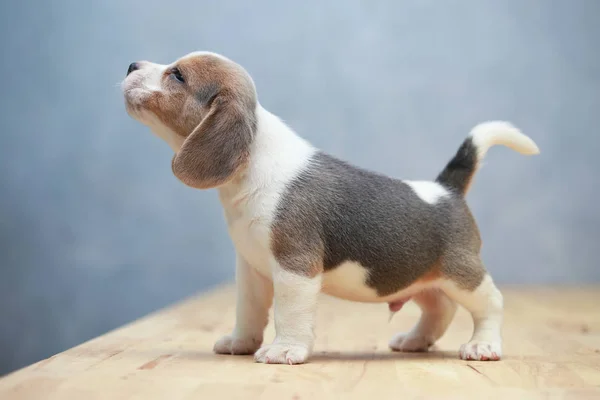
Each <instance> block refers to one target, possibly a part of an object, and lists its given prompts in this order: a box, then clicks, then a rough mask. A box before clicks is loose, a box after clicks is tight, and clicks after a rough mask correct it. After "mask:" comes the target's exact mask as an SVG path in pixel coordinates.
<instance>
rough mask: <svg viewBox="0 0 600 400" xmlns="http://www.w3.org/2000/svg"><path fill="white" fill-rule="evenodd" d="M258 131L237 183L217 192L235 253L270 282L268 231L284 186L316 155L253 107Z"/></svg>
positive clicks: (306, 145) (308, 146)
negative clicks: (246, 164)
mask: <svg viewBox="0 0 600 400" xmlns="http://www.w3.org/2000/svg"><path fill="white" fill-rule="evenodd" d="M257 117H258V126H257V132H256V137H255V139H254V142H253V144H252V148H251V152H250V160H251V161H250V165H249V166H248V169H247V170H246V172H245V175H244V176H243V177H241V179H238V180H235V181H232V182H230V183H228V184H226V185H224V186H221V187H220V188H219V198H220V200H221V204H222V205H223V209H224V210H225V217H226V220H227V226H228V228H229V234H230V236H231V238H232V240H233V243H234V244H235V247H236V249H237V251H238V252H239V253H240V254H241V255H242V256H243V257H244V258H245V259H246V260H247V261H248V263H249V264H250V265H252V266H253V267H254V268H257V269H258V270H259V271H260V272H261V273H262V274H263V275H265V276H271V274H272V271H271V258H272V254H271V250H270V237H271V232H270V226H271V222H272V221H273V218H274V217H275V212H276V207H277V204H278V202H279V199H280V197H281V195H282V194H283V192H284V190H285V188H286V187H287V185H289V183H290V182H291V181H292V180H294V179H295V178H296V177H297V176H298V175H299V174H300V173H301V172H302V171H303V170H304V169H305V168H306V167H307V166H308V163H309V159H310V157H311V156H312V155H313V154H314V152H315V149H314V147H312V146H311V145H310V144H309V143H308V142H306V141H305V140H304V139H302V138H300V137H299V136H297V135H296V134H295V133H294V132H293V131H292V130H291V129H290V128H288V127H287V126H286V125H285V124H284V123H283V122H282V121H281V120H280V119H279V118H277V117H276V116H274V115H273V114H271V113H269V112H268V111H266V110H265V109H264V108H262V107H260V106H258V107H257Z"/></svg>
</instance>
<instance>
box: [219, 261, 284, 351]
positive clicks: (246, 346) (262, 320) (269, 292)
mask: <svg viewBox="0 0 600 400" xmlns="http://www.w3.org/2000/svg"><path fill="white" fill-rule="evenodd" d="M235 280H236V287H237V299H236V300H237V301H236V310H235V311H236V321H235V328H234V329H233V332H232V333H231V335H229V336H225V337H223V338H222V339H220V340H219V341H218V342H217V343H216V344H215V347H214V351H215V352H216V353H219V354H252V353H254V352H255V351H256V350H258V348H259V347H260V345H261V344H262V340H263V333H264V329H265V327H266V326H267V322H268V318H269V308H270V307H271V304H272V303H273V283H272V281H271V280H270V279H269V278H267V277H264V276H262V275H261V274H260V273H259V272H258V271H257V270H255V269H254V268H252V267H251V266H250V265H249V264H248V263H247V262H246V261H245V260H244V259H243V258H242V257H241V256H240V255H238V256H237V260H236V271H235Z"/></svg>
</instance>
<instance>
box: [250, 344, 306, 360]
mask: <svg viewBox="0 0 600 400" xmlns="http://www.w3.org/2000/svg"><path fill="white" fill-rule="evenodd" d="M309 355H310V351H309V349H308V346H306V345H304V344H301V343H298V344H296V343H294V344H292V343H273V344H267V345H265V346H263V347H261V348H260V349H259V350H258V351H257V352H256V353H255V354H254V359H255V360H256V361H257V362H260V363H265V364H289V365H293V364H302V363H304V362H306V360H307V359H308V356H309Z"/></svg>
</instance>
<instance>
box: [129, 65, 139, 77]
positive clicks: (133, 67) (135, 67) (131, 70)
mask: <svg viewBox="0 0 600 400" xmlns="http://www.w3.org/2000/svg"><path fill="white" fill-rule="evenodd" d="M138 69H140V63H137V62H133V63H131V64H129V68H127V76H128V75H129V74H130V73H132V72H133V71H137V70H138Z"/></svg>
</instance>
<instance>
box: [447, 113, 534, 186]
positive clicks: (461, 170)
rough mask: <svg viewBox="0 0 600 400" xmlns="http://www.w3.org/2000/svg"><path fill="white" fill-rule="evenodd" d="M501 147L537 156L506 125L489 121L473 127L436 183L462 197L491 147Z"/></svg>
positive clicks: (521, 136) (530, 144) (531, 143)
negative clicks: (499, 145) (498, 145)
mask: <svg viewBox="0 0 600 400" xmlns="http://www.w3.org/2000/svg"><path fill="white" fill-rule="evenodd" d="M497 144H501V145H504V146H506V147H509V148H511V149H513V150H515V151H518V152H519V153H521V154H526V155H534V154H538V153H539V152H540V150H539V148H538V147H537V145H536V144H535V143H534V141H533V140H531V139H530V138H529V137H528V136H526V135H524V134H523V133H521V131H519V129H517V128H515V127H514V126H513V125H512V124H510V123H509V122H504V121H489V122H483V123H481V124H479V125H477V126H475V127H474V128H473V129H472V130H471V133H470V134H469V137H467V138H466V139H465V141H464V142H463V143H462V145H461V146H460V148H459V149H458V151H457V152H456V155H455V156H454V158H452V160H450V162H449V163H448V164H447V165H446V168H444V170H443V171H442V172H441V173H440V174H439V175H438V177H437V178H436V182H438V183H440V184H441V185H443V186H445V187H447V188H449V189H451V190H454V191H456V192H458V193H460V194H461V195H463V196H464V195H465V194H466V193H467V192H468V190H469V187H470V185H471V181H472V179H473V176H474V175H475V172H477V169H478V168H479V166H480V165H481V161H482V160H483V158H484V157H485V154H486V153H487V151H488V150H489V149H490V147H492V146H495V145H497Z"/></svg>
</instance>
